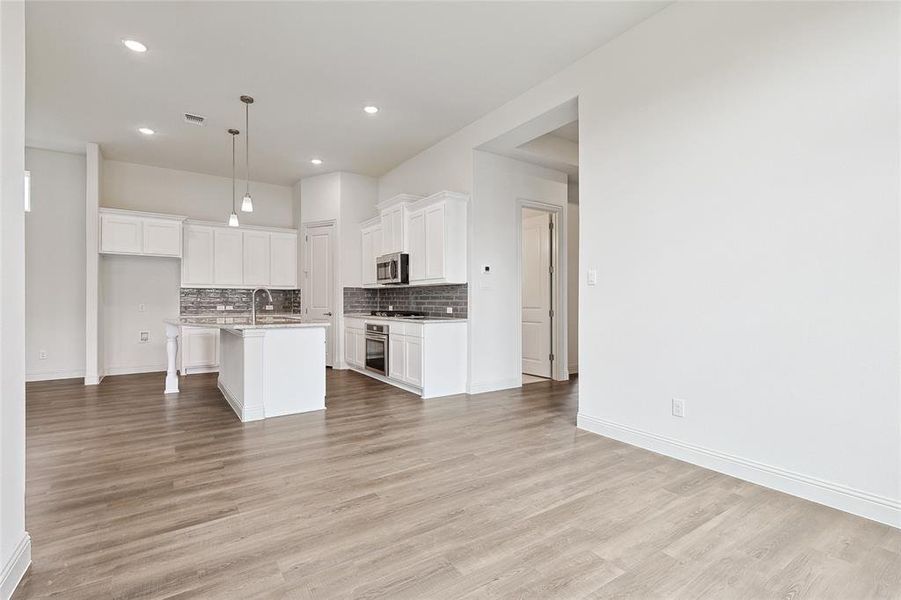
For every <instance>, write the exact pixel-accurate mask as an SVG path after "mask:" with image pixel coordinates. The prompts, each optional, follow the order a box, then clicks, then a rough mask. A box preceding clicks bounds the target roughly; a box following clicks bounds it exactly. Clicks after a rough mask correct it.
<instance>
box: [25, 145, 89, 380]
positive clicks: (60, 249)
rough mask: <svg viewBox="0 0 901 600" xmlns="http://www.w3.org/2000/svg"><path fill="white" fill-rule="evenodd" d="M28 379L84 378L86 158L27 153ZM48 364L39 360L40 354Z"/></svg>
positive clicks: (26, 272) (30, 149)
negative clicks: (28, 192) (28, 185)
mask: <svg viewBox="0 0 901 600" xmlns="http://www.w3.org/2000/svg"><path fill="white" fill-rule="evenodd" d="M25 168H26V169H28V170H29V171H31V212H30V213H28V214H27V215H26V216H25V375H26V378H27V379H28V380H29V381H34V380H38V379H59V378H64V377H83V376H84V357H85V345H84V336H85V328H84V311H85V261H84V248H85V209H84V203H85V157H84V155H83V154H69V153H65V152H54V151H52V150H39V149H36V148H26V150H25ZM42 350H43V351H45V352H46V353H47V358H46V359H43V360H41V359H40V358H39V353H40V351H42Z"/></svg>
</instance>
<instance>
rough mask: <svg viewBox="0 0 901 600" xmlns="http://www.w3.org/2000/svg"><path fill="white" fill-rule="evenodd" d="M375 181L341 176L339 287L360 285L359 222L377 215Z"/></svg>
mask: <svg viewBox="0 0 901 600" xmlns="http://www.w3.org/2000/svg"><path fill="white" fill-rule="evenodd" d="M378 190H379V186H378V180H376V179H374V178H372V177H367V176H365V175H357V174H355V173H341V218H340V230H341V233H340V236H341V249H340V253H341V287H342V288H345V287H360V286H362V285H363V264H362V261H363V245H362V240H361V238H360V223H361V222H363V221H365V220H367V219H371V218H372V217H374V216H376V215H377V214H378V209H377V208H376V206H375V205H376V203H377V202H378V197H379V191H378Z"/></svg>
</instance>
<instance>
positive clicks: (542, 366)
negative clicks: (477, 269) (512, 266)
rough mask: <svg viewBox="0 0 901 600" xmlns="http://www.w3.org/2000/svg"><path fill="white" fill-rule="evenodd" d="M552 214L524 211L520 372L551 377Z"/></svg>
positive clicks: (530, 210)
mask: <svg viewBox="0 0 901 600" xmlns="http://www.w3.org/2000/svg"><path fill="white" fill-rule="evenodd" d="M551 223H552V221H551V214H550V213H547V212H543V211H538V210H532V209H528V208H527V209H523V217H522V372H523V373H528V374H529V375H537V376H539V377H550V376H551V358H550V357H551V348H552V336H551V331H552V329H551V327H552V319H551V309H552V308H553V307H552V305H551V293H552V289H551Z"/></svg>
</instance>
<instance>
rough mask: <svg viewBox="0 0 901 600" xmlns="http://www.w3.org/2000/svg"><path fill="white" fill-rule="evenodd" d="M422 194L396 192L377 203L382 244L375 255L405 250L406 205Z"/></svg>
mask: <svg viewBox="0 0 901 600" xmlns="http://www.w3.org/2000/svg"><path fill="white" fill-rule="evenodd" d="M420 198H422V196H414V195H413V194H398V195H397V196H394V197H393V198H389V199H388V200H384V201H382V202H379V203H378V204H377V206H378V209H379V214H380V218H381V223H382V244H381V247H380V248H376V250H375V255H376V256H377V257H378V256H381V255H383V254H391V253H394V252H406V251H407V206H408V205H409V204H410V203H411V202H415V201H416V200H419V199H420Z"/></svg>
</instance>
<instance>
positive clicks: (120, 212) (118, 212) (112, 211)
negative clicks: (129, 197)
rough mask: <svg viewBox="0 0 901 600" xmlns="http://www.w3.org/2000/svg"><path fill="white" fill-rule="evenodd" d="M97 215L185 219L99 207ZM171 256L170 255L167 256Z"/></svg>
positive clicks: (175, 216)
mask: <svg viewBox="0 0 901 600" xmlns="http://www.w3.org/2000/svg"><path fill="white" fill-rule="evenodd" d="M97 212H98V213H99V214H101V215H102V214H108V215H122V216H126V217H149V218H151V219H165V220H168V221H184V220H186V219H187V217H183V216H181V215H171V214H167V213H155V212H145V211H143V210H128V209H126V208H111V207H107V206H100V207H98V208H97ZM167 256H171V255H167Z"/></svg>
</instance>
